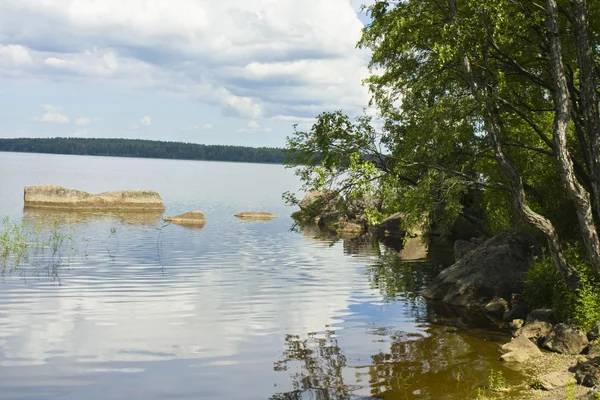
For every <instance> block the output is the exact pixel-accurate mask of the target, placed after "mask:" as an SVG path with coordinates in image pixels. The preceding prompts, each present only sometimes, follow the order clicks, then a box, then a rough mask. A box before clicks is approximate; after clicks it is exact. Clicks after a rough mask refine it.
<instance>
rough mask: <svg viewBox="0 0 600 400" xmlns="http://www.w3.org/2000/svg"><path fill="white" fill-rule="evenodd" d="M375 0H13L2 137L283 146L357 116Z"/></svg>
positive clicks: (0, 56) (3, 44)
mask: <svg viewBox="0 0 600 400" xmlns="http://www.w3.org/2000/svg"><path fill="white" fill-rule="evenodd" d="M365 2H368V0H301V1H300V0H0V98H1V101H2V103H3V104H2V107H0V137H55V136H77V137H128V138H143V139H160V140H174V141H189V142H196V143H206V144H239V145H251V146H282V145H283V144H284V140H285V137H286V136H287V135H289V134H290V133H291V132H292V125H293V124H295V123H299V124H301V125H300V126H304V127H308V126H310V121H311V119H312V118H313V117H314V116H315V115H317V114H319V113H320V112H322V111H325V110H336V109H343V110H344V111H346V112H348V113H350V114H358V113H360V112H361V110H362V108H363V107H364V106H366V105H367V102H368V99H369V96H368V92H367V90H366V88H364V87H363V86H362V85H361V80H362V79H363V78H365V77H366V76H368V70H367V63H368V59H369V53H368V52H366V51H360V50H357V49H356V42H357V41H358V39H359V38H360V32H361V28H362V27H363V23H364V22H365V20H366V17H365V15H364V14H362V13H360V6H361V4H363V3H365Z"/></svg>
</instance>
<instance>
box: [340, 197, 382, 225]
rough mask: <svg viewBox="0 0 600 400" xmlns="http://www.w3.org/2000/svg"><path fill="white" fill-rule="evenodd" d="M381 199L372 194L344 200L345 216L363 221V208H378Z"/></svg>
mask: <svg viewBox="0 0 600 400" xmlns="http://www.w3.org/2000/svg"><path fill="white" fill-rule="evenodd" d="M380 208H381V201H379V200H377V199H375V198H374V197H372V196H368V195H365V196H362V197H360V198H352V199H347V200H346V216H347V217H348V218H349V219H350V220H353V221H364V215H365V210H379V209H380Z"/></svg>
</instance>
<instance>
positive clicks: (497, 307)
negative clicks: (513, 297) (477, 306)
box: [483, 297, 508, 317]
mask: <svg viewBox="0 0 600 400" xmlns="http://www.w3.org/2000/svg"><path fill="white" fill-rule="evenodd" d="M483 309H484V311H485V312H486V314H490V315H496V316H498V317H502V316H503V315H504V313H505V312H507V311H508V302H507V301H506V300H504V299H503V298H502V297H494V298H493V299H492V300H491V301H490V302H489V303H487V304H486V305H485V307H483Z"/></svg>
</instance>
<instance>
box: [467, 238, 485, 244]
mask: <svg viewBox="0 0 600 400" xmlns="http://www.w3.org/2000/svg"><path fill="white" fill-rule="evenodd" d="M485 241H486V239H485V238H482V237H472V238H471V239H469V242H471V243H474V244H476V245H480V244H481V243H483V242H485Z"/></svg>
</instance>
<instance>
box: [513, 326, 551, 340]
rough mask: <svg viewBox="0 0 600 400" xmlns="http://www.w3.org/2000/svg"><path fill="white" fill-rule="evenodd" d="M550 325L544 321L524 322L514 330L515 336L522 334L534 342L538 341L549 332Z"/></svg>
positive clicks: (544, 337)
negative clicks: (519, 327)
mask: <svg viewBox="0 0 600 400" xmlns="http://www.w3.org/2000/svg"><path fill="white" fill-rule="evenodd" d="M551 330H552V325H551V324H550V323H549V322H545V321H534V322H531V323H529V324H527V323H526V324H525V325H524V326H523V327H522V328H521V329H519V330H517V331H516V332H515V336H524V337H526V338H527V339H529V340H531V341H532V342H534V343H540V342H542V341H543V340H544V339H546V337H547V336H548V334H549V333H550V331H551Z"/></svg>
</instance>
